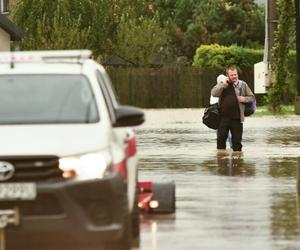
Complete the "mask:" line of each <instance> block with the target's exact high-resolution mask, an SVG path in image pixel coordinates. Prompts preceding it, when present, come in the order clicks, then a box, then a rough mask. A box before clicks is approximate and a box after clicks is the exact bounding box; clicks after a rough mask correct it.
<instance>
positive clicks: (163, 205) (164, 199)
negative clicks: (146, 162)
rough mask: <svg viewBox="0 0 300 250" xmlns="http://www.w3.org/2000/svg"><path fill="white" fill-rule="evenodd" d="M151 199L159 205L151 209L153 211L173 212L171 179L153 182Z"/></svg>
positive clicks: (173, 197)
mask: <svg viewBox="0 0 300 250" xmlns="http://www.w3.org/2000/svg"><path fill="white" fill-rule="evenodd" d="M152 199H153V200H156V201H158V202H159V207H158V208H154V209H152V211H153V212H155V213H174V212H175V201H176V198H175V183H174V182H173V181H165V182H154V183H153V197H152Z"/></svg>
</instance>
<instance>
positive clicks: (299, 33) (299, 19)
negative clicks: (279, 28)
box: [295, 0, 300, 96]
mask: <svg viewBox="0 0 300 250" xmlns="http://www.w3.org/2000/svg"><path fill="white" fill-rule="evenodd" d="M295 7H296V50H297V72H296V74H297V93H298V96H300V0H295Z"/></svg>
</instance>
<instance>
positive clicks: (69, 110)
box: [0, 75, 99, 124]
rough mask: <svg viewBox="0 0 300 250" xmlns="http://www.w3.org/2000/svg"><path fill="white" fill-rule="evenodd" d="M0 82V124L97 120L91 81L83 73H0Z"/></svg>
mask: <svg viewBox="0 0 300 250" xmlns="http://www.w3.org/2000/svg"><path fill="white" fill-rule="evenodd" d="M0 82H1V84H0V124H34V123H95V122H98V121H99V114H98V109H97V105H96V100H95V97H94V94H93V92H92V89H91V86H90V82H89V81H88V79H87V78H86V77H84V76H82V75H2V76H0Z"/></svg>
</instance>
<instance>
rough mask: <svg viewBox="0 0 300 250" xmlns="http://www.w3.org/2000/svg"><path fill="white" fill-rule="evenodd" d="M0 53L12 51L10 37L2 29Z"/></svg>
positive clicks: (0, 30) (0, 31)
mask: <svg viewBox="0 0 300 250" xmlns="http://www.w3.org/2000/svg"><path fill="white" fill-rule="evenodd" d="M0 51H10V35H9V34H8V33H7V32H6V31H4V30H3V29H1V28H0Z"/></svg>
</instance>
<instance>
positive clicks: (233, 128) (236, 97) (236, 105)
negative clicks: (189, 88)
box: [211, 67, 255, 152]
mask: <svg viewBox="0 0 300 250" xmlns="http://www.w3.org/2000/svg"><path fill="white" fill-rule="evenodd" d="M226 75H227V76H224V75H220V76H218V78H217V84H216V85H215V86H214V87H213V88H212V90H211V95H212V96H214V97H219V108H220V116H221V121H220V125H219V127H218V134H217V149H226V140H227V137H228V132H229V131H230V132H231V135H232V149H233V151H239V152H240V151H242V137H243V122H244V120H245V116H244V111H245V104H244V103H247V102H251V101H254V100H255V97H254V94H253V93H252V91H251V89H250V88H249V86H248V85H247V83H245V82H244V81H241V80H239V78H238V73H237V69H236V68H235V67H229V68H227V69H226Z"/></svg>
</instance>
